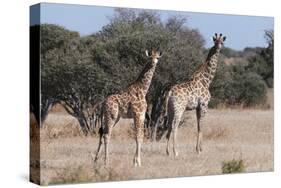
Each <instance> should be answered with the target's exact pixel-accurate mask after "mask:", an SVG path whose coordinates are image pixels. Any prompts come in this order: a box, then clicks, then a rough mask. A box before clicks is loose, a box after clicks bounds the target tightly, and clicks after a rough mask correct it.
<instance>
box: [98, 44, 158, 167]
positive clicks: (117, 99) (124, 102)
mask: <svg viewBox="0 0 281 188" xmlns="http://www.w3.org/2000/svg"><path fill="white" fill-rule="evenodd" d="M145 53H146V56H148V57H151V59H152V61H151V62H149V63H147V64H146V66H145V68H144V69H143V71H142V72H141V73H140V75H139V77H138V78H137V80H136V81H135V82H133V83H132V84H131V85H129V86H128V87H127V88H126V89H124V90H123V91H120V92H119V93H117V94H113V95H110V96H108V97H107V98H106V99H105V101H104V102H103V106H102V113H103V115H102V116H103V118H102V127H101V128H100V131H99V134H100V138H99V144H98V149H97V152H96V156H95V161H97V160H98V158H99V152H100V149H101V145H102V139H103V140H104V147H105V165H107V164H108V146H109V142H110V136H111V132H112V129H113V127H114V126H115V125H116V123H117V122H118V121H119V119H120V118H121V117H122V118H130V119H131V118H133V120H134V125H135V140H136V153H135V156H134V161H133V162H134V165H135V166H141V158H140V153H141V144H142V141H143V128H144V119H145V113H146V109H147V102H146V99H145V97H146V94H147V92H148V89H149V87H150V84H151V80H152V77H153V74H154V72H155V68H156V65H157V64H158V60H159V58H160V57H161V56H162V53H161V52H160V51H158V50H154V49H153V50H152V51H151V52H148V51H147V50H146V51H145ZM103 121H104V122H103Z"/></svg>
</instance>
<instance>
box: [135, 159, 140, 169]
mask: <svg viewBox="0 0 281 188" xmlns="http://www.w3.org/2000/svg"><path fill="white" fill-rule="evenodd" d="M134 166H135V167H137V166H141V162H140V159H138V158H137V157H135V158H134Z"/></svg>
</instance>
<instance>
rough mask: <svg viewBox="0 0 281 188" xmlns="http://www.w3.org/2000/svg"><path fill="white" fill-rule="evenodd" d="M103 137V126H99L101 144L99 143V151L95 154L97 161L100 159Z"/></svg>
mask: <svg viewBox="0 0 281 188" xmlns="http://www.w3.org/2000/svg"><path fill="white" fill-rule="evenodd" d="M102 137H103V128H102V127H100V128H99V144H98V149H97V152H96V156H95V161H94V162H97V161H98V159H99V153H100V149H101V145H102Z"/></svg>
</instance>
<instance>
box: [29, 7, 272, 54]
mask: <svg viewBox="0 0 281 188" xmlns="http://www.w3.org/2000/svg"><path fill="white" fill-rule="evenodd" d="M32 10H35V12H36V8H35V7H33V8H32ZM37 12H38V13H39V9H37ZM157 12H158V13H159V14H160V16H161V19H163V20H164V21H165V20H166V19H167V17H168V16H170V15H184V16H187V26H189V27H191V28H195V29H198V30H199V32H200V33H201V34H202V36H203V37H204V39H205V41H206V44H205V46H206V47H210V46H211V45H212V44H213V43H212V40H211V37H212V36H213V34H214V33H223V34H224V35H226V36H227V41H226V43H225V45H226V46H227V47H230V48H233V49H236V50H243V49H244V48H245V47H257V46H259V47H265V46H266V40H265V39H264V30H268V29H273V28H274V19H273V18H272V17H260V16H237V15H226V14H210V13H193V12H182V11H180V12H177V11H157ZM113 15H114V8H112V7H101V6H92V5H91V6H87V5H68V4H55V3H54V4H53V3H42V4H41V16H40V20H39V18H38V16H37V17H36V16H33V15H31V25H33V24H38V23H50V24H58V25H61V26H63V27H65V28H67V29H69V30H73V31H78V32H79V33H80V35H82V36H84V35H89V34H92V33H95V32H97V31H99V30H100V29H101V28H102V27H103V26H104V25H106V24H108V23H109V18H110V17H112V16H113Z"/></svg>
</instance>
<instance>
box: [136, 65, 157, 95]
mask: <svg viewBox="0 0 281 188" xmlns="http://www.w3.org/2000/svg"><path fill="white" fill-rule="evenodd" d="M155 68H156V63H153V62H150V63H148V64H147V65H146V66H145V67H144V69H143V70H142V72H141V74H140V75H139V77H138V79H137V81H136V83H137V84H138V85H140V86H141V88H142V89H143V91H144V93H145V94H146V93H147V92H148V89H149V87H150V84H151V80H152V77H153V74H154V71H155Z"/></svg>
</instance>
